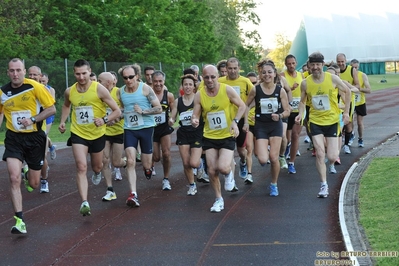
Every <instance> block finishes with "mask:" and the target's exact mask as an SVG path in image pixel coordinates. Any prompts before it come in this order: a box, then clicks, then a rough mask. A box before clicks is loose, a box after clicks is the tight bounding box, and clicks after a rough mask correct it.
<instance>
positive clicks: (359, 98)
mask: <svg viewBox="0 0 399 266" xmlns="http://www.w3.org/2000/svg"><path fill="white" fill-rule="evenodd" d="M357 77H358V79H359V85H360V86H359V87H360V88H365V86H364V79H363V72H362V71H358V72H357ZM352 94H354V96H355V106H359V105H362V104H365V103H366V94H365V93H364V92H357V93H352Z"/></svg>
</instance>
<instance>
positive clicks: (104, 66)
mask: <svg viewBox="0 0 399 266" xmlns="http://www.w3.org/2000/svg"><path fill="white" fill-rule="evenodd" d="M8 62H9V60H0V73H4V74H3V75H0V84H5V83H7V82H9V78H8V77H7V75H6V73H7V68H8ZM24 62H25V67H26V69H28V68H29V67H31V66H38V67H40V68H41V70H42V72H44V73H47V74H48V76H49V84H50V85H51V86H52V87H53V88H54V89H55V91H56V98H57V99H61V98H63V95H64V91H65V89H66V88H68V87H69V86H71V85H72V84H74V83H75V81H76V79H75V77H74V74H73V64H74V63H75V60H68V59H60V60H34V59H24ZM127 64H132V63H131V62H98V61H90V66H91V70H92V71H93V72H94V73H96V74H97V75H98V74H100V73H101V72H104V71H111V70H112V71H115V72H118V69H119V68H121V67H122V66H124V65H127ZM138 64H139V65H140V66H141V70H142V72H143V70H144V67H146V66H154V67H155V69H159V70H162V71H163V72H164V73H165V74H166V80H165V85H166V86H167V87H168V90H169V91H171V92H172V93H174V94H175V96H177V93H178V89H179V87H180V76H181V75H182V74H183V70H184V69H186V68H189V67H190V66H191V65H197V66H199V68H200V69H201V68H202V66H203V65H204V64H205V63H181V64H164V63H161V62H158V63H138ZM255 66H256V63H252V62H251V63H249V62H241V71H242V73H245V74H246V73H248V72H249V71H254V69H255ZM141 75H142V76H141V77H142V79H144V73H141ZM123 85H124V83H123V81H122V79H121V78H119V79H118V83H117V86H118V87H121V86H123Z"/></svg>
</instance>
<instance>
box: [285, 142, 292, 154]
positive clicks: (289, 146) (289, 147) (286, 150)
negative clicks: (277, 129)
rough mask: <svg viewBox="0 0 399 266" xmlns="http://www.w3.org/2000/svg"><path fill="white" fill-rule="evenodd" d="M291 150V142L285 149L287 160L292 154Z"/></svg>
mask: <svg viewBox="0 0 399 266" xmlns="http://www.w3.org/2000/svg"><path fill="white" fill-rule="evenodd" d="M290 150H291V142H290V143H288V144H287V147H286V148H285V152H284V158H287V156H288V154H290Z"/></svg>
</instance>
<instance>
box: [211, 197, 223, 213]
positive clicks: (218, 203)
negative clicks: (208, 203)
mask: <svg viewBox="0 0 399 266" xmlns="http://www.w3.org/2000/svg"><path fill="white" fill-rule="evenodd" d="M223 209H224V201H223V198H220V199H216V200H215V203H213V205H212V207H211V212H221V211H223Z"/></svg>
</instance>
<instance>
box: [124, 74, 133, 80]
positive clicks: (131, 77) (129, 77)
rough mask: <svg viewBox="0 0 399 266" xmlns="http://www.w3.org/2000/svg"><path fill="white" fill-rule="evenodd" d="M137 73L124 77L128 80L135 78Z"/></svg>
mask: <svg viewBox="0 0 399 266" xmlns="http://www.w3.org/2000/svg"><path fill="white" fill-rule="evenodd" d="M135 76H136V75H130V76H127V77H125V76H124V77H123V79H124V80H128V79H134V77H135Z"/></svg>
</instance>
